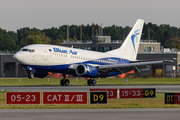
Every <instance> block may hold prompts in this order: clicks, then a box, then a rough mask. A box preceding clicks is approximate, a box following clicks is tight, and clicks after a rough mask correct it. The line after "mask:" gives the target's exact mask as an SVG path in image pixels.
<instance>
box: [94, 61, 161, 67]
mask: <svg viewBox="0 0 180 120" xmlns="http://www.w3.org/2000/svg"><path fill="white" fill-rule="evenodd" d="M160 63H163V61H149V62H136V63H126V64H115V65H100V66H98V67H97V68H98V69H105V68H124V67H132V66H142V65H150V64H160Z"/></svg>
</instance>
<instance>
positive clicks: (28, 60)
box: [14, 19, 162, 86]
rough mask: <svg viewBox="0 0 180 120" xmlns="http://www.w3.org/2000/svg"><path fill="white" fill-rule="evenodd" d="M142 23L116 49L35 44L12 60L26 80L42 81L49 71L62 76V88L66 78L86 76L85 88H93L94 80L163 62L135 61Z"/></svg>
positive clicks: (66, 80)
mask: <svg viewBox="0 0 180 120" xmlns="http://www.w3.org/2000/svg"><path fill="white" fill-rule="evenodd" d="M143 25H144V20H141V19H138V20H137V22H136V23H135V25H134V27H133V28H132V30H131V31H130V33H129V35H128V36H127V38H126V39H125V41H124V42H123V44H122V46H121V47H120V48H119V49H115V50H112V51H109V52H105V53H102V52H95V51H89V50H81V49H75V48H69V47H62V46H56V45H43V44H34V45H28V46H25V47H23V48H22V49H21V50H20V51H19V52H17V53H16V54H15V55H14V59H15V60H16V61H17V62H18V63H20V64H21V65H23V66H24V67H25V68H26V73H27V74H28V77H29V78H33V77H34V76H35V77H40V78H44V77H45V76H47V75H48V72H54V73H56V72H57V73H62V74H63V79H62V80H61V81H60V84H61V85H62V86H64V85H66V86H68V85H69V80H68V79H65V76H66V75H67V74H68V75H74V76H81V77H89V78H90V79H89V80H88V81H87V83H88V85H95V84H96V80H95V78H99V77H101V78H103V77H109V76H115V75H119V74H122V73H125V72H128V71H131V70H135V69H136V70H139V69H141V68H144V67H146V65H147V64H156V63H162V61H153V62H152V61H151V62H138V61H137V60H136V56H137V51H138V48H139V43H140V38H141V34H142V29H143Z"/></svg>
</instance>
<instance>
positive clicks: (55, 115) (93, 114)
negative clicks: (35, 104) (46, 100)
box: [0, 108, 180, 120]
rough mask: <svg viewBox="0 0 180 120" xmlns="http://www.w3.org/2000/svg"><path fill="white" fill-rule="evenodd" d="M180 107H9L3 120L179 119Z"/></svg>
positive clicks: (2, 113)
mask: <svg viewBox="0 0 180 120" xmlns="http://www.w3.org/2000/svg"><path fill="white" fill-rule="evenodd" d="M179 113H180V108H148V109H147V108H143V109H139V108H138V109H26V110H23V109H14V110H13V109H7V110H0V119H1V120H126V119H127V120H179V118H180V114H179Z"/></svg>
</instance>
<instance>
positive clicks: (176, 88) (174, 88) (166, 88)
mask: <svg viewBox="0 0 180 120" xmlns="http://www.w3.org/2000/svg"><path fill="white" fill-rule="evenodd" d="M90 88H115V89H120V88H156V91H157V92H180V85H97V86H86V85H79V86H78V85H70V86H60V85H49V86H0V91H4V90H10V91H88V90H89V89H90Z"/></svg>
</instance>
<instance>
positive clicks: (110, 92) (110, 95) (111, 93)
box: [89, 89, 117, 98]
mask: <svg viewBox="0 0 180 120" xmlns="http://www.w3.org/2000/svg"><path fill="white" fill-rule="evenodd" d="M89 91H107V95H108V98H117V89H89Z"/></svg>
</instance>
